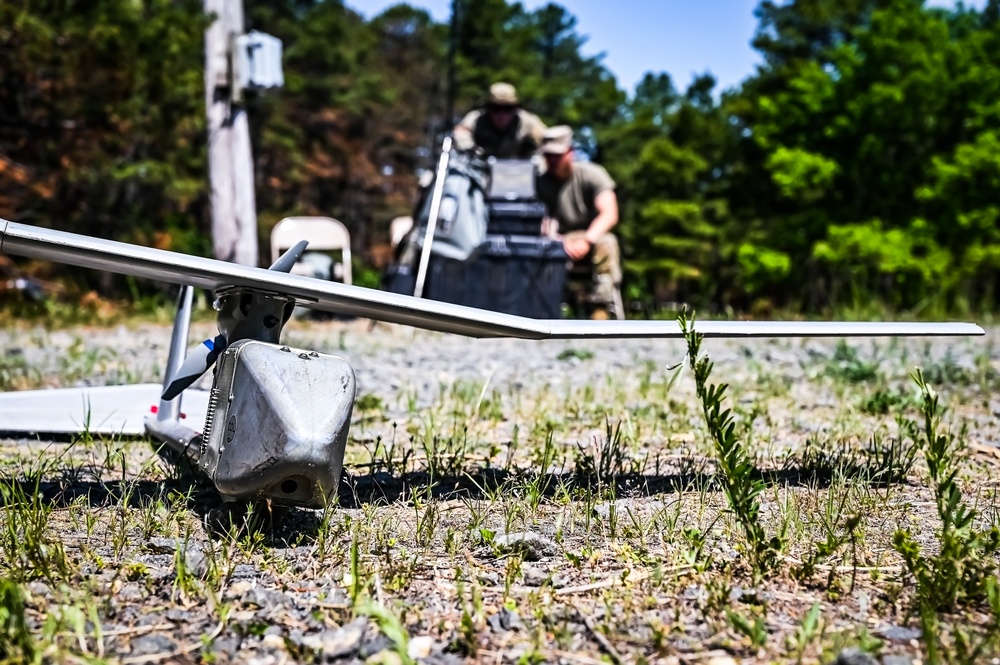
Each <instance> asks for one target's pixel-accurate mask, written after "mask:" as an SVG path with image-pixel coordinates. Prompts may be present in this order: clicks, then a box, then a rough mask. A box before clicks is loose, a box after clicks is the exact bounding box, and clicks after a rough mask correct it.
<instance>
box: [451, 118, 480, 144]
mask: <svg viewBox="0 0 1000 665" xmlns="http://www.w3.org/2000/svg"><path fill="white" fill-rule="evenodd" d="M482 114H483V113H482V111H478V110H476V111H470V112H469V113H467V114H466V115H465V117H464V118H462V120H461V122H459V123H458V124H457V125H455V129H454V130H453V131H452V136H453V137H454V140H455V148H457V149H458V150H463V151H466V150H472V149H473V148H475V147H476V142H475V140H474V139H473V137H472V132H473V131H475V129H476V121H477V120H479V117H480V116H481V115H482Z"/></svg>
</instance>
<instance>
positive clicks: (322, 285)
mask: <svg viewBox="0 0 1000 665" xmlns="http://www.w3.org/2000/svg"><path fill="white" fill-rule="evenodd" d="M0 251H3V252H5V253H8V254H16V255H20V256H32V257H36V258H44V259H49V260H52V261H61V262H63V263H68V264H71V265H77V266H82V267H86V268H95V269H98V270H107V271H110V272H115V273H124V274H129V275H135V276H136V277H145V278H148V279H154V280H162V281H169V282H174V283H178V284H189V285H191V286H196V287H199V288H207V289H215V288H219V287H225V286H241V287H247V288H252V289H257V290H262V291H268V292H271V293H274V294H281V295H283V296H288V297H291V298H295V299H296V300H297V301H298V302H299V303H300V304H303V305H305V306H307V307H311V308H313V309H318V310H322V311H327V312H337V313H341V314H347V315H351V316H359V317H366V318H371V319H375V320H378V321H387V322H390V323H399V324H403V325H412V326H416V327H419V328H425V329H428V330H435V331H439V332H447V333H455V334H459V335H467V336H471V337H518V338H522V339H546V338H555V339H583V338H627V337H661V338H676V337H681V331H680V327H679V326H678V325H677V323H676V321H563V320H538V319H528V318H524V317H520V316H512V315H510V314H501V313H499V312H491V311H487V310H482V309H476V308H473V307H464V306H461V305H452V304H450V303H443V302H437V301H434V300H424V299H421V298H414V297H412V296H406V295H400V294H396V293H389V292H387V291H379V290H375V289H366V288H362V287H358V286H349V285H346V284H340V283H337V282H330V281H325V280H319V279H314V278H311V277H304V276H300V275H289V274H285V273H279V272H275V271H269V270H265V269H262V268H251V267H246V266H240V265H236V264H232V263H226V262H224V261H216V260H214V259H207V258H201V257H196V256H189V255H186V254H179V253H177V252H168V251H163V250H158V249H152V248H149V247H139V246H136V245H130V244H127V243H120V242H113V241H110V240H100V239H97V238H91V237H89V236H83V235H77V234H73V233H65V232H62V231H52V230H49V229H40V228H36V227H32V226H28V225H26V224H19V223H16V222H9V223H7V226H6V230H5V232H4V234H3V237H2V238H0ZM695 328H696V330H698V331H699V332H704V333H705V334H706V336H709V337H786V336H798V337H802V336H813V337H831V336H845V335H851V336H866V337H869V336H882V335H915V336H922V335H928V336H937V335H942V336H968V335H983V334H984V332H983V329H982V328H980V327H979V326H977V325H975V324H971V323H927V324H925V323H912V324H911V323H902V324H895V323H848V322H838V323H823V322H815V323H814V322H797V321H789V322H782V321H754V322H742V321H698V322H697V323H696V324H695Z"/></svg>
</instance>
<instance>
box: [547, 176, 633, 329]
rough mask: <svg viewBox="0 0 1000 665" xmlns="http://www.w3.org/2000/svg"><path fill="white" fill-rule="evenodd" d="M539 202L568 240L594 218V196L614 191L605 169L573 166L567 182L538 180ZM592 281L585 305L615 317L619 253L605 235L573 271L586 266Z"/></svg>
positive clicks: (610, 237)
mask: <svg viewBox="0 0 1000 665" xmlns="http://www.w3.org/2000/svg"><path fill="white" fill-rule="evenodd" d="M536 186H537V191H538V198H539V199H540V200H541V201H542V203H544V204H545V208H546V210H547V211H548V214H549V216H550V217H552V218H554V219H555V220H556V221H557V222H559V231H560V233H561V234H562V235H563V237H564V238H565V239H567V240H569V239H572V238H574V237H583V236H584V235H585V234H586V232H587V229H588V228H589V226H590V223H591V222H592V221H594V218H595V217H597V215H598V211H597V207H596V205H595V201H596V199H597V195H598V194H600V193H601V192H604V191H607V190H609V189H611V190H613V189H614V188H615V181H614V180H613V179H612V178H611V176H610V175H609V174H608V172H607V171H606V170H605V169H604V167H602V166H599V165H598V164H594V163H591V162H576V163H574V164H573V171H572V173H571V175H570V177H569V179H568V180H560V179H559V178H557V177H555V176H554V175H552V174H551V173H544V174H542V175H540V176H539V177H538V179H537V184H536ZM588 263H589V265H590V269H591V271H592V276H593V281H592V283H591V286H590V292H589V294H587V296H586V301H587V302H589V303H590V304H591V305H592V306H593V307H595V308H596V309H601V310H604V311H605V312H607V313H608V314H610V315H612V316H614V314H615V309H616V304H618V303H620V302H621V295H620V291H619V289H620V287H621V282H622V268H621V253H620V251H619V248H618V240H617V238H615V236H613V235H612V234H610V233H606V234H604V235H603V236H601V237H600V238H598V240H597V241H596V242H595V243H594V244H593V245H592V246H591V249H590V252H589V253H588V254H587V256H586V257H584V258H582V259H580V260H579V261H578V262H577V263H576V264H575V265H574V268H577V267H579V266H582V265H586V264H588Z"/></svg>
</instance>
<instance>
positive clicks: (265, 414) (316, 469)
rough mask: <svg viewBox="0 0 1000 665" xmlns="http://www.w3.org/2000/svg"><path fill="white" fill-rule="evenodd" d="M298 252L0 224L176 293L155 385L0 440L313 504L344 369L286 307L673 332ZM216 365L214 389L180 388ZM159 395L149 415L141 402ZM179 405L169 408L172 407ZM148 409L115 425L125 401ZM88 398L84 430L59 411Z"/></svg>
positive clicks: (22, 244) (327, 483) (115, 391)
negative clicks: (508, 310)
mask: <svg viewBox="0 0 1000 665" xmlns="http://www.w3.org/2000/svg"><path fill="white" fill-rule="evenodd" d="M305 244H306V243H305V242H302V243H299V245H298V246H296V247H294V248H292V249H291V250H289V251H288V252H287V253H286V254H285V255H283V256H282V257H281V258H279V259H278V260H277V261H276V262H275V264H274V265H272V266H271V267H270V268H269V269H263V268H254V267H247V266H241V265H236V264H232V263H227V262H224V261H218V260H214V259H208V258H202V257H196V256H189V255H185V254H181V253H177V252H170V251H164V250H158V249H153V248H149V247H141V246H137V245H131V244H127V243H121V242H114V241H109V240H102V239H99V238H93V237H89V236H83V235H78V234H72V233H66V232H62V231H54V230H50V229H44V228H39V227H35V226H29V225H27V224H21V223H17V222H9V221H6V220H2V219H0V252H2V253H4V254H9V255H17V256H26V257H34V258H41V259H47V260H50V261H56V262H61V263H66V264H70V265H75V266H81V267H86V268H93V269H97V270H106V271H110V272H115V273H123V274H128V275H133V276H136V277H143V278H148V279H153V280H158V281H165V282H172V283H174V284H179V285H181V286H182V287H183V288H182V289H181V293H180V296H179V299H178V310H177V317H176V319H175V322H174V328H173V334H172V338H171V345H170V355H169V358H168V361H167V367H166V370H165V376H164V380H163V385H162V386H153V385H148V384H147V385H144V386H132V387H126V386H112V387H105V388H91V389H63V390H48V391H24V392H19V393H18V392H15V393H7V394H4V395H0V431H7V432H11V431H21V432H35V433H50V432H65V431H66V430H67V429H76V430H82V429H84V428H85V427H90V428H91V431H97V432H100V431H105V432H112V433H125V434H142V433H147V434H149V435H151V436H153V437H154V438H156V439H158V440H160V441H163V442H164V443H166V444H167V445H168V446H170V448H171V449H173V450H175V451H176V452H178V453H181V454H185V455H188V456H190V457H191V458H192V459H193V460H194V461H195V462H196V463H197V464H198V466H199V467H200V468H201V469H202V470H203V471H204V472H205V473H206V475H208V476H209V477H210V478H211V479H212V480H213V482H214V483H215V485H216V487H217V488H218V489H219V492H220V494H221V495H222V497H223V498H224V499H227V500H251V499H256V498H269V499H272V500H274V501H275V502H278V503H284V504H291V505H301V506H308V507H320V506H323V505H325V504H326V502H327V499H328V497H330V496H332V495H333V494H335V493H336V490H337V484H338V482H339V479H340V475H341V469H342V464H343V458H344V449H345V447H346V443H347V433H348V428H349V426H350V420H351V413H352V410H353V405H354V399H355V378H354V372H353V370H352V369H351V367H350V365H349V364H348V363H347V362H346V361H345V360H344V359H342V358H339V357H337V356H332V355H328V354H322V353H318V352H316V351H311V350H308V349H293V348H290V347H288V346H285V345H283V344H282V343H281V341H280V335H281V331H282V328H283V327H284V325H285V323H286V322H287V321H288V319H289V317H290V316H291V313H292V310H293V308H294V307H296V306H305V307H309V308H313V309H316V310H320V311H326V312H335V313H341V314H347V315H353V316H358V317H365V318H370V319H373V320H377V321H385V322H390V323H397V324H403V325H409V326H415V327H418V328H423V329H427V330H433V331H439V332H446V333H454V334H459V335H466V336H471V337H480V338H484V337H514V338H521V339H532V340H540V339H589V338H680V337H682V336H683V331H682V330H681V328H680V326H679V325H678V324H677V322H675V321H576V320H539V319H529V318H524V317H519V316H513V315H509V314H502V313H498V312H492V311H487V310H481V309H476V308H471V307H464V306H460V305H453V304H449V303H443V302H437V301H431V300H424V299H421V298H415V297H412V296H406V295H400V294H394V293H388V292H384V291H378V290H374V289H367V288H362V287H357V286H350V285H345V284H340V283H336V282H329V281H324V280H320V279H316V278H313V277H307V276H303V275H295V274H291V273H290V272H289V271H290V270H291V267H292V266H293V265H294V264H295V262H296V261H297V260H298V258H299V256H300V255H301V254H302V252H303V251H304V249H305ZM195 287H198V288H204V289H211V290H213V291H214V292H215V295H216V301H215V308H216V310H217V311H218V327H219V335H218V336H216V337H215V338H214V339H211V340H205V341H204V342H202V343H201V344H198V345H197V346H195V347H194V348H193V349H192V350H191V351H190V352H187V344H188V332H189V324H190V314H191V302H192V296H193V289H194V288H195ZM694 329H695V330H696V331H697V332H699V333H701V334H702V335H704V336H705V337H706V338H738V337H743V338H751V337H878V336H973V335H983V334H984V331H983V329H982V328H980V327H979V326H977V325H975V324H971V323H853V322H833V323H827V322H781V321H768V322H740V321H698V322H696V323H695V324H694ZM213 365H214V366H215V375H214V379H213V382H212V388H211V390H209V391H201V390H194V389H192V388H191V386H192V385H193V384H194V383H195V382H196V381H197V380H198V379H199V378H200V377H201V376H202V375H203V374H204V373H205V372H206V371H208V369H210V368H212V367H213ZM156 398H159V404H158V405H156V404H151V405H150V404H149V402H151V401H153V400H154V399H156ZM182 398H186V399H185V401H184V405H185V407H186V408H187V411H185V410H183V409H182V408H181V400H182ZM129 399H132V400H135V402H136V404H137V406H139V407H141V408H144V409H149V407H150V406H152V407H153V408H152V412H148V411H147V413H146V415H145V416H144V417H142V419H141V424H140V422H139V419H138V417H137V416H135V415H134V414H129V415H128V417H125V418H123V417H122V413H120V410H121V405H122V403H123V400H129ZM81 400H89V402H88V404H89V408H91V409H92V410H90V411H89V419H87V418H85V417H83V416H82V414H81V416H80V417H77V418H73V419H71V421H70V422H69V423H68V424H65V423H64V424H62V425H60V424H59V422H60V421H59V418H58V413H57V412H60V411H61V412H67V411H71V410H73V409H77V410H78V411H77V413H80V411H79V409H80V406H81Z"/></svg>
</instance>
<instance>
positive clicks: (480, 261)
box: [425, 236, 568, 319]
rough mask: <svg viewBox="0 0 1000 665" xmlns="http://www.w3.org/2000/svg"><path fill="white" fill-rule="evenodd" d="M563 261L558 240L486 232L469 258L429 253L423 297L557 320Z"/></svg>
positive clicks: (560, 313) (562, 279) (563, 274)
mask: <svg viewBox="0 0 1000 665" xmlns="http://www.w3.org/2000/svg"><path fill="white" fill-rule="evenodd" d="M567 260H568V257H567V256H566V252H565V250H563V246H562V243H561V242H559V241H558V240H553V239H551V238H542V237H530V236H487V238H486V242H485V243H483V244H482V245H481V246H480V248H479V251H478V252H477V253H476V255H475V258H473V259H471V260H470V261H466V262H462V261H455V260H453V259H446V258H443V257H437V256H432V257H431V261H430V264H429V265H428V269H427V284H426V289H425V295H426V297H428V298H430V299H432V300H442V301H444V302H451V303H456V304H459V305H468V306H470V307H479V308H481V309H488V310H491V311H494V312H504V313H505V314H517V315H519V316H527V317H530V318H533V319H558V318H561V317H562V301H563V289H564V288H565V286H566V262H567Z"/></svg>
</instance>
